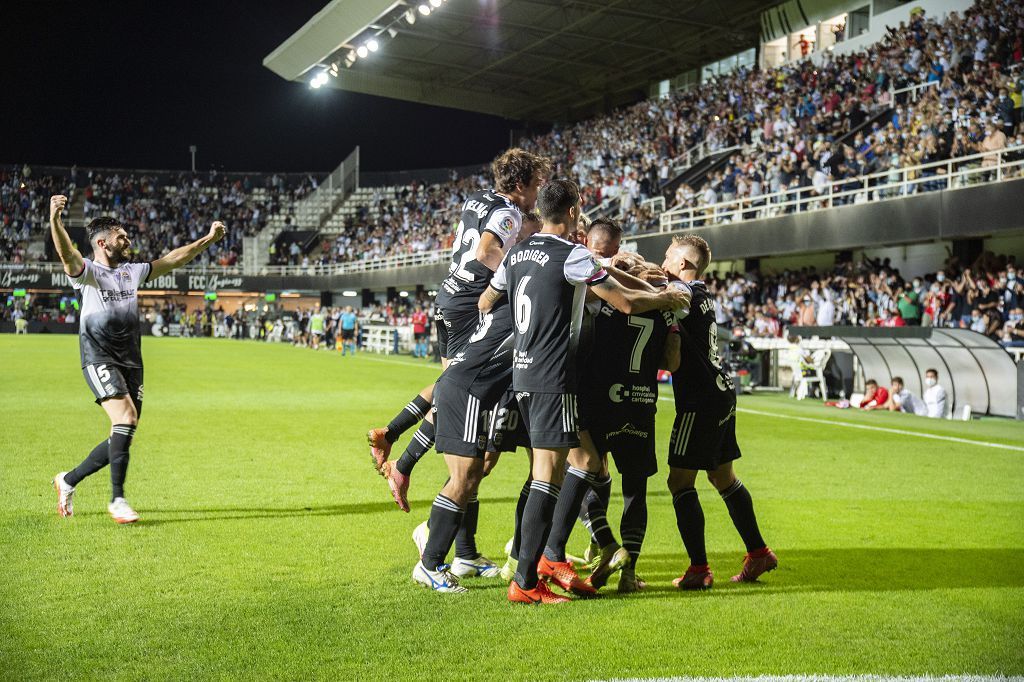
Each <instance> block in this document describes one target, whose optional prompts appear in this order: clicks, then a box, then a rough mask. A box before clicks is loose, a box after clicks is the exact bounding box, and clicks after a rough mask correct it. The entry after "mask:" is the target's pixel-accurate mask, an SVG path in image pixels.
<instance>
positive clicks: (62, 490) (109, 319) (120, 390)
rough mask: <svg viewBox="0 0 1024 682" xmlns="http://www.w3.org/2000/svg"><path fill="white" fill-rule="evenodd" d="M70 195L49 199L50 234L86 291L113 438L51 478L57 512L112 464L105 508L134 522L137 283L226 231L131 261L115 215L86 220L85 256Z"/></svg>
mask: <svg viewBox="0 0 1024 682" xmlns="http://www.w3.org/2000/svg"><path fill="white" fill-rule="evenodd" d="M67 201H68V200H67V197H65V196H62V195H56V196H53V197H51V198H50V233H51V235H52V237H53V243H54V246H55V247H56V249H57V255H58V256H60V260H61V262H62V263H63V264H64V272H65V273H67V275H68V278H69V279H70V280H71V284H72V286H74V288H75V289H77V290H79V291H81V292H82V316H81V323H80V324H81V328H80V331H79V348H80V351H81V360H82V373H83V374H84V375H85V380H86V383H88V384H89V388H90V389H91V390H92V392H93V395H95V396H96V402H97V403H98V404H99V405H100V407H102V408H103V410H104V412H106V413H107V416H108V417H109V418H110V424H111V427H110V437H109V438H107V439H105V440H103V441H101V442H100V443H99V445H97V446H96V447H94V448H93V449H92V452H90V453H89V455H88V456H87V457H86V458H85V460H84V461H82V463H81V464H79V465H78V466H77V467H75V468H74V469H72V470H71V471H62V472H60V473H59V474H57V475H56V476H55V477H54V479H53V487H54V489H55V490H56V491H57V512H58V513H59V514H60V515H61V516H65V517H66V516H72V515H73V514H74V507H73V496H74V493H75V486H77V485H78V484H79V483H80V482H81V481H82V479H84V478H85V477H86V476H89V475H91V474H94V473H96V472H97V471H99V470H100V469H102V468H103V467H105V466H107V465H108V464H109V465H110V482H111V486H112V494H111V501H110V504H109V505H108V507H107V510H108V511H109V512H110V516H111V517H112V518H113V519H114V521H116V522H118V523H134V522H135V521H138V520H139V515H138V514H137V513H136V512H135V510H134V509H132V508H131V506H129V504H128V501H127V500H126V499H125V496H124V481H125V476H126V474H127V472H128V460H129V450H130V448H131V444H132V438H133V437H134V435H135V429H136V427H137V425H138V421H139V414H140V413H141V412H142V331H141V329H140V327H139V305H138V288H139V287H140V286H142V285H143V284H144V283H145V282H146V281H147V280H149V279H152V278H155V277H160V276H161V275H164V274H166V273H168V272H170V271H172V270H174V269H175V268H180V267H181V266H183V265H185V264H186V263H189V262H190V261H191V260H192V259H193V258H195V257H196V256H198V255H199V254H200V253H202V252H203V251H205V250H206V249H207V248H208V247H209V246H210V245H211V244H213V243H215V242H217V241H219V240H220V239H221V238H222V237H223V236H224V223H222V222H220V221H217V222H214V223H213V225H211V226H210V232H209V234H207V235H206V236H205V237H202V238H201V239H198V240H196V241H194V242H192V243H191V244H187V245H185V246H182V247H179V248H177V249H174V250H173V251H171V252H170V253H168V254H166V255H165V256H163V257H162V258H158V259H157V260H155V261H153V262H151V263H131V262H129V260H128V259H129V256H130V254H131V239H130V238H129V237H128V234H127V232H125V229H124V226H122V225H121V223H120V222H118V221H117V220H115V219H114V218H106V217H104V218H96V219H94V220H93V221H92V222H90V223H89V226H88V234H89V242H90V243H91V244H92V247H93V252H92V258H91V259H89V258H83V257H82V254H81V253H79V251H78V249H76V248H75V246H74V244H73V243H72V242H71V238H70V237H69V236H68V233H67V230H65V229H64V223H63V222H62V220H61V215H60V214H61V211H63V210H64V207H65V206H66V205H67Z"/></svg>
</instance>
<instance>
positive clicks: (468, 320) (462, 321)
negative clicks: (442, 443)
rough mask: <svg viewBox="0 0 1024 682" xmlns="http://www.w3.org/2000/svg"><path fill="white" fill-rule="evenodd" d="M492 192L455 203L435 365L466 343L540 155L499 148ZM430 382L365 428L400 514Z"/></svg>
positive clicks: (532, 196)
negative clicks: (458, 208) (398, 444)
mask: <svg viewBox="0 0 1024 682" xmlns="http://www.w3.org/2000/svg"><path fill="white" fill-rule="evenodd" d="M491 171H492V173H493V174H494V185H495V188H494V189H489V190H482V191H478V192H474V193H473V194H471V195H470V196H469V198H468V199H466V201H465V203H464V204H463V205H462V215H461V218H460V220H459V228H458V232H457V233H456V235H455V244H454V247H453V249H452V262H451V265H450V266H449V268H448V276H447V277H446V278H445V279H444V281H442V282H441V286H440V287H439V289H438V295H437V298H436V299H435V304H436V307H437V312H436V315H435V318H434V319H435V324H436V325H437V343H438V347H439V351H440V354H441V365H442V368H444V367H447V366H448V361H449V359H450V358H453V357H454V356H455V355H456V354H457V353H458V352H459V351H461V350H462V349H463V348H465V346H466V344H468V343H469V339H470V337H471V336H472V335H473V333H474V332H475V331H476V328H477V325H478V324H479V323H480V321H481V319H480V310H479V309H478V307H477V301H478V300H479V299H480V294H482V293H483V291H484V290H485V289H486V287H487V283H488V282H490V280H491V277H492V276H493V274H494V270H496V269H497V267H498V265H499V264H500V263H501V259H502V258H503V257H504V256H505V254H506V253H507V252H508V250H509V249H510V248H511V247H512V245H513V244H515V243H516V242H517V241H518V240H519V239H520V238H521V233H522V230H523V213H527V212H529V211H532V210H533V207H534V205H535V204H536V202H537V192H538V190H539V189H540V186H541V184H542V183H543V182H544V180H545V179H546V178H547V176H548V175H549V173H550V172H551V163H550V161H548V160H547V159H546V158H544V157H541V156H537V155H536V154H532V153H530V152H527V151H525V150H522V149H518V148H513V149H509V150H507V151H505V152H504V153H503V154H501V156H499V157H498V158H497V159H495V160H494V162H493V163H492V164H491ZM433 391H434V387H433V385H430V386H427V387H425V388H424V389H423V390H422V391H420V393H419V395H417V396H416V397H414V398H413V399H412V400H411V401H410V402H409V403H408V404H407V405H406V406H405V407H404V408H403V409H402V411H401V412H399V413H398V415H396V416H395V418H394V419H392V420H391V422H390V423H388V425H387V426H386V427H384V428H375V429H370V431H369V433H368V434H367V441H368V442H369V444H370V455H371V456H372V457H373V462H374V466H375V467H376V469H377V471H379V472H380V473H381V475H383V476H384V477H385V478H386V479H387V481H388V487H389V488H390V489H391V494H392V496H393V497H394V499H395V503H396V504H398V506H399V508H401V509H402V510H403V511H408V508H409V503H408V500H407V495H408V490H409V474H411V473H412V469H413V467H415V466H416V463H417V462H418V461H419V460H420V458H422V457H423V455H425V454H426V453H427V452H428V451H429V450H430V448H431V447H433V445H434V424H433V422H432V420H431V419H429V418H427V414H428V412H429V409H430V405H431V402H432V401H433ZM421 420H422V423H420V427H419V429H417V431H416V433H415V434H414V435H413V438H412V440H411V441H410V442H409V445H408V447H407V448H406V450H405V452H404V453H403V454H402V456H401V458H400V459H399V460H398V462H396V463H395V465H394V466H387V467H385V466H384V463H385V462H386V461H388V458H389V457H390V454H391V446H392V444H393V443H394V442H395V441H396V440H398V438H399V437H400V436H401V435H402V434H403V433H404V432H405V431H406V430H408V429H409V428H411V427H412V426H414V425H415V424H416V423H417V422H420V421H421Z"/></svg>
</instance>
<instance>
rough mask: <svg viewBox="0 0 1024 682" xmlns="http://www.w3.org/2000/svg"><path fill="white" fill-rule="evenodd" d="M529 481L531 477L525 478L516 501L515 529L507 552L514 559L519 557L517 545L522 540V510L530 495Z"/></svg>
mask: <svg viewBox="0 0 1024 682" xmlns="http://www.w3.org/2000/svg"><path fill="white" fill-rule="evenodd" d="M531 483H533V479H532V478H528V479H526V483H524V484H523V489H522V490H520V491H519V501H518V502H516V530H515V533H513V535H512V551H511V552H509V554H508V555H509V556H510V557H512V558H513V559H516V560H518V559H519V545H520V543H521V542H522V541H523V512H524V511H526V500H528V499H529V497H530V484H531Z"/></svg>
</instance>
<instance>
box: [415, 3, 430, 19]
mask: <svg viewBox="0 0 1024 682" xmlns="http://www.w3.org/2000/svg"><path fill="white" fill-rule="evenodd" d="M417 9H418V10H419V11H420V14H422V15H423V16H427V15H428V14H430V5H427V4H423V5H420V6H419V7H418V8H417Z"/></svg>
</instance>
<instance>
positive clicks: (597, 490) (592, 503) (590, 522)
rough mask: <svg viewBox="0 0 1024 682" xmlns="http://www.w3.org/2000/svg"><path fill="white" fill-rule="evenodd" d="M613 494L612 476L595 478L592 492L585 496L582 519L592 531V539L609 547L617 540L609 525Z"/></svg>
mask: <svg viewBox="0 0 1024 682" xmlns="http://www.w3.org/2000/svg"><path fill="white" fill-rule="evenodd" d="M611 495H612V477H611V476H607V475H606V476H603V477H601V478H598V479H595V480H594V482H593V484H591V489H590V492H588V493H587V494H586V496H585V497H584V498H583V506H582V507H581V508H580V519H581V520H582V521H583V525H584V526H586V527H587V530H589V531H590V539H591V541H593V542H595V543H597V546H598V547H607V546H608V545H610V544H612V543H613V542H615V535H614V534H613V533H612V529H611V528H610V527H609V526H608V501H609V499H610V498H611Z"/></svg>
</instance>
